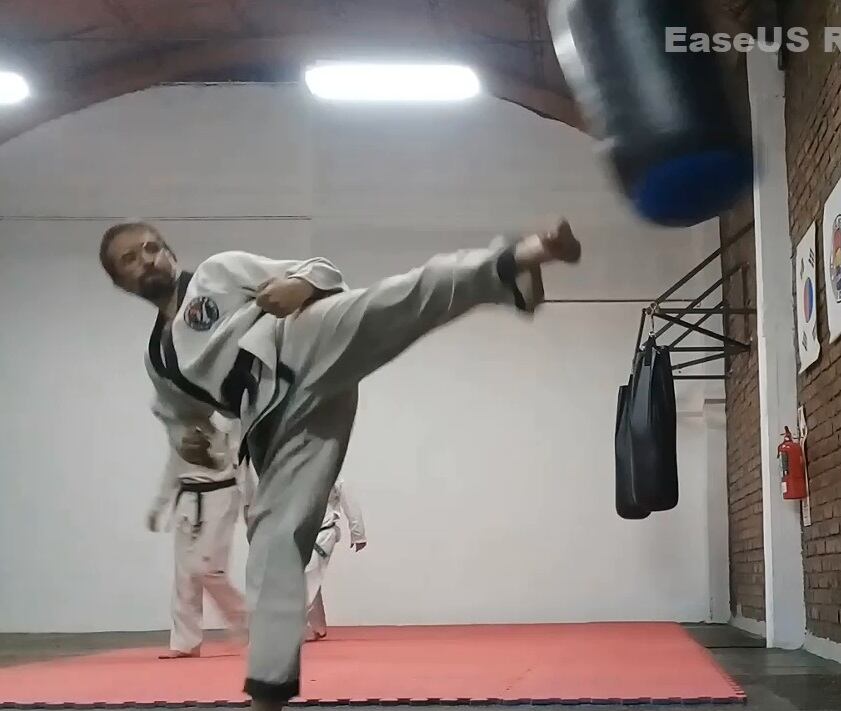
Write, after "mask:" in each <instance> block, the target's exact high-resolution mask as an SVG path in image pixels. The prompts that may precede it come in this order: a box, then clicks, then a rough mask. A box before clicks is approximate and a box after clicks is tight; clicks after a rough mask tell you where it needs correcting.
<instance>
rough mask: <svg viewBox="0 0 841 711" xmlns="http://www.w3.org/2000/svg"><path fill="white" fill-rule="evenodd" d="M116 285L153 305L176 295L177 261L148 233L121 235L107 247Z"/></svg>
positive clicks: (125, 233) (137, 232)
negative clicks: (156, 301)
mask: <svg viewBox="0 0 841 711" xmlns="http://www.w3.org/2000/svg"><path fill="white" fill-rule="evenodd" d="M108 255H109V258H110V259H111V263H112V264H113V265H114V268H115V270H116V281H117V284H118V285H119V286H120V287H122V288H123V289H125V290H126V291H128V292H131V293H132V294H137V295H138V296H141V297H143V298H144V299H149V300H150V301H154V300H157V299H161V298H165V297H167V296H170V295H171V294H172V293H173V292H174V291H175V276H176V267H175V257H173V255H172V254H171V253H170V252H169V251H168V250H167V249H166V248H165V247H164V246H163V245H162V244H161V243H160V241H159V240H158V238H157V236H156V235H154V234H152V233H151V232H148V231H146V230H132V231H129V232H123V233H122V234H120V235H118V236H117V237H116V238H115V239H114V241H113V242H111V244H110V246H109V247H108Z"/></svg>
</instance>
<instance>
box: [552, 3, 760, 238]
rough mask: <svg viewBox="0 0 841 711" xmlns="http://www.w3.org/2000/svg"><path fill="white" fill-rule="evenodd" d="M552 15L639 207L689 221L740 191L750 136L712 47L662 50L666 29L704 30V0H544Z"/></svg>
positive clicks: (604, 145) (723, 205) (570, 72)
mask: <svg viewBox="0 0 841 711" xmlns="http://www.w3.org/2000/svg"><path fill="white" fill-rule="evenodd" d="M548 19H549V25H550V28H551V30H552V37H553V41H554V45H555V52H556V53H557V55H558V60H559V61H560V64H561V68H562V69H563V71H564V75H565V77H566V80H567V83H568V84H569V85H570V88H571V89H572V92H573V95H574V97H575V99H576V101H577V103H578V105H579V106H580V108H581V110H582V114H583V115H584V117H585V119H586V121H587V122H588V124H589V130H590V132H591V133H592V134H593V135H594V137H595V138H596V139H598V140H599V142H600V147H601V149H602V150H603V152H604V153H606V155H607V157H608V159H609V163H610V164H611V166H612V168H613V172H614V174H615V176H616V179H617V181H618V183H619V185H620V186H621V189H622V192H623V193H624V194H625V195H626V196H627V197H628V199H629V200H630V201H631V203H632V204H633V206H634V209H635V210H636V211H637V213H638V214H639V215H640V216H642V217H643V218H645V219H647V220H649V221H651V222H654V223H657V224H660V225H665V226H672V227H688V226H692V225H695V224H698V223H700V222H704V221H706V220H708V219H710V218H713V217H717V216H718V215H720V214H721V213H722V212H724V211H726V210H727V209H729V208H730V207H732V206H733V205H734V203H735V202H737V201H738V200H739V198H741V196H742V195H743V194H744V193H745V192H746V191H747V189H748V188H749V187H750V185H751V182H752V176H753V165H752V156H751V149H750V141H749V139H748V137H747V132H746V131H745V130H741V128H740V126H739V123H738V121H737V118H736V114H735V111H734V109H733V106H732V104H731V102H730V100H729V98H728V95H727V91H726V89H725V82H724V74H723V68H722V67H721V66H720V64H719V61H718V58H717V56H716V55H715V54H713V53H697V52H667V51H666V48H667V28H686V32H687V37H688V36H689V35H691V34H692V33H695V32H702V33H706V34H709V32H710V30H709V28H708V27H707V24H706V21H705V17H704V12H703V10H702V8H701V0H549V2H548ZM683 46H686V42H684V43H683Z"/></svg>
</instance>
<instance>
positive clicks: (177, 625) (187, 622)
mask: <svg viewBox="0 0 841 711" xmlns="http://www.w3.org/2000/svg"><path fill="white" fill-rule="evenodd" d="M188 497H189V495H187V494H185V495H183V496H182V497H181V499H180V501H179V503H178V506H177V507H176V512H175V530H174V536H173V538H174V551H173V553H174V555H173V559H174V563H175V566H174V567H175V578H174V580H173V586H172V600H171V614H172V627H171V630H170V636H169V647H170V649H172V650H173V651H175V652H182V653H184V654H195V653H198V651H199V649H200V647H201V643H202V637H203V632H202V583H201V579H200V577H199V576H198V575H196V546H195V540H194V539H193V531H192V523H191V521H190V520H189V519H188V518H187V517H186V516H185V515H184V513H183V511H182V507H185V506H186V504H187V502H186V501H185V499H186V498H188Z"/></svg>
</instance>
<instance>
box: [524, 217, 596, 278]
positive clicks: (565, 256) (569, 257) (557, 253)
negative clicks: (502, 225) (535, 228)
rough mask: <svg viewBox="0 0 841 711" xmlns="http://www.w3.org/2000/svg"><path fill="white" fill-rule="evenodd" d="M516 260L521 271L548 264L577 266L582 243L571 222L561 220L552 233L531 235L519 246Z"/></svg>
mask: <svg viewBox="0 0 841 711" xmlns="http://www.w3.org/2000/svg"><path fill="white" fill-rule="evenodd" d="M514 259H515V261H516V262H517V266H518V267H519V268H520V269H521V270H527V269H534V268H535V267H539V266H540V265H541V264H546V263H547V262H566V263H567V264H575V263H577V262H579V261H580V260H581V243H580V242H579V241H578V240H577V239H576V238H575V235H574V234H573V233H572V228H571V227H570V226H569V222H567V221H566V220H561V222H560V224H559V225H558V226H557V227H556V228H555V229H554V230H553V231H551V232H543V233H540V234H536V235H530V236H528V237H526V238H524V239H522V240H520V242H519V243H518V244H517V246H516V247H515V251H514Z"/></svg>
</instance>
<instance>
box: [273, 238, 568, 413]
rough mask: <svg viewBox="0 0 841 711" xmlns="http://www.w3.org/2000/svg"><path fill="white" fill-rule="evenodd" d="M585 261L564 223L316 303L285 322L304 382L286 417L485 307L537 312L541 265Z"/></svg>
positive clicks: (290, 356)
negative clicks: (438, 330)
mask: <svg viewBox="0 0 841 711" xmlns="http://www.w3.org/2000/svg"><path fill="white" fill-rule="evenodd" d="M579 256H580V245H579V244H578V242H577V240H575V237H574V236H573V235H572V232H571V231H570V230H569V226H568V225H567V224H566V223H562V225H561V227H559V228H558V230H556V231H555V232H553V233H549V234H546V235H532V236H530V237H526V238H523V239H521V240H519V241H517V242H514V243H512V244H510V245H508V246H507V247H506V246H504V245H502V246H500V247H498V248H488V249H473V250H462V251H458V252H453V253H451V254H441V255H437V256H435V257H433V258H432V259H430V260H429V261H428V262H427V263H426V264H424V265H423V266H422V267H419V268H417V269H414V270H412V271H410V272H408V273H406V274H401V275H398V276H393V277H389V278H387V279H383V280H382V281H380V282H378V283H376V284H374V285H372V286H370V287H368V288H365V289H357V290H354V291H350V292H345V293H341V294H336V295H333V296H331V297H328V298H326V299H323V300H321V301H317V302H315V303H313V304H312V305H311V306H309V307H307V308H306V309H304V310H303V311H302V312H301V313H299V314H297V315H295V316H294V317H291V318H287V319H286V322H285V324H284V334H283V343H282V348H281V353H280V358H281V361H282V362H283V363H284V364H286V365H287V366H289V367H290V368H291V369H292V371H293V372H294V373H295V378H296V383H295V388H294V389H295V395H296V397H295V398H294V401H293V400H292V399H291V398H287V400H288V401H287V403H286V408H285V416H286V417H287V418H289V419H294V418H295V417H297V416H298V415H299V414H301V413H306V412H307V411H308V409H309V408H310V407H311V406H312V400H313V399H316V400H318V399H321V398H325V397H330V396H331V395H332V394H333V393H337V392H342V391H344V390H346V389H347V388H349V387H355V386H356V385H357V384H358V383H359V381H361V380H362V379H363V378H364V377H365V376H367V375H369V374H370V373H372V372H373V371H375V370H376V369H377V368H379V367H381V366H382V365H384V364H386V363H388V362H389V361H391V360H392V359H394V358H395V357H397V356H398V355H400V354H401V353H402V352H403V351H405V350H406V349H407V348H409V347H410V346H411V345H412V344H413V343H414V342H415V341H417V340H418V339H419V338H420V337H421V336H423V335H425V334H427V333H429V332H430V331H432V330H433V329H435V328H437V327H439V326H443V325H444V324H446V323H449V322H451V321H453V320H454V319H456V318H458V317H460V316H462V315H464V314H465V313H467V312H469V311H470V310H472V309H474V308H476V307H478V306H482V305H490V304H508V305H511V306H516V307H517V308H518V309H520V310H521V311H524V312H528V313H530V312H533V311H534V310H535V309H536V308H537V307H538V306H539V304H540V303H541V302H542V300H543V283H542V278H541V265H543V264H545V263H547V262H551V261H577V260H578V258H579Z"/></svg>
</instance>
